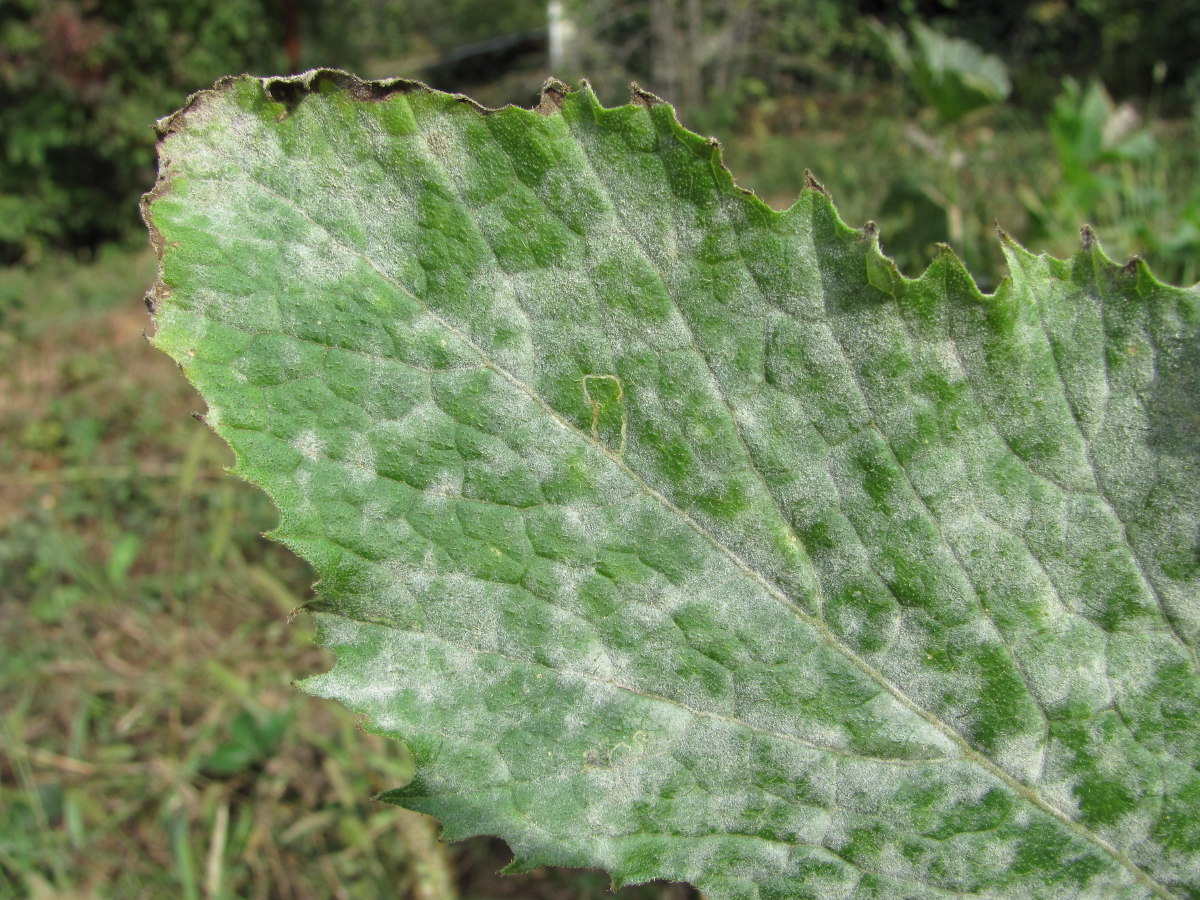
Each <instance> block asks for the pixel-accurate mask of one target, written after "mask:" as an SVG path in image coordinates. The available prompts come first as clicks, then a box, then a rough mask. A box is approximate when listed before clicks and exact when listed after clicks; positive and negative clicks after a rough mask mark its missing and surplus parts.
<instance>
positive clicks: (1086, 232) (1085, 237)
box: [1079, 225, 1100, 251]
mask: <svg viewBox="0 0 1200 900" xmlns="http://www.w3.org/2000/svg"><path fill="white" fill-rule="evenodd" d="M1079 242H1080V244H1082V245H1083V249H1084V250H1088V251H1091V250H1094V249H1096V247H1097V246H1099V244H1100V241H1099V239H1098V238H1097V237H1096V232H1095V231H1094V230H1093V229H1092V226H1091V225H1084V226H1083V227H1082V228H1080V229H1079Z"/></svg>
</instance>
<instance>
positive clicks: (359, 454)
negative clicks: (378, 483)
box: [345, 433, 377, 515]
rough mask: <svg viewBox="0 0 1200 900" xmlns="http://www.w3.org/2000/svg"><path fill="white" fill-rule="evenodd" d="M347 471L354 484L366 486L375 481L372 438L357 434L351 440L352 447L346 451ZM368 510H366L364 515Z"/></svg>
mask: <svg viewBox="0 0 1200 900" xmlns="http://www.w3.org/2000/svg"><path fill="white" fill-rule="evenodd" d="M345 463H346V468H347V471H348V472H349V473H350V480H351V481H352V482H353V483H354V484H359V485H361V484H366V483H367V482H369V481H373V480H374V479H375V476H376V474H377V473H376V471H375V451H374V449H372V447H371V442H370V438H369V437H368V436H367V435H366V434H363V433H358V434H355V435H354V436H353V437H351V438H350V446H349V447H348V448H347V450H346V458H345ZM365 512H366V510H365V509H364V515H365Z"/></svg>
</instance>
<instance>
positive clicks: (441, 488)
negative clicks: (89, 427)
mask: <svg viewBox="0 0 1200 900" xmlns="http://www.w3.org/2000/svg"><path fill="white" fill-rule="evenodd" d="M161 128H162V131H163V140H162V146H161V156H162V174H161V176H160V182H159V185H158V186H157V187H156V189H155V190H154V191H153V192H152V193H151V194H150V195H149V196H148V198H147V217H148V220H149V222H150V224H151V228H152V231H153V235H154V241H155V243H156V244H157V246H158V247H159V249H160V250H161V252H162V273H161V279H160V281H159V283H158V285H157V286H156V288H155V291H154V294H153V295H152V305H153V306H154V307H155V308H156V310H157V312H156V318H157V325H158V330H157V333H156V335H155V337H154V342H155V343H156V344H157V346H159V347H161V348H162V349H163V350H165V351H166V352H168V353H169V354H171V356H173V357H174V358H175V359H176V360H177V361H178V363H179V364H180V366H181V367H182V368H183V370H184V372H185V373H186V374H187V376H188V377H189V378H190V379H191V380H192V382H193V383H194V384H195V385H196V386H197V388H198V389H199V390H200V392H201V394H202V395H203V396H204V397H205V399H206V401H207V403H208V413H207V419H208V422H209V424H210V425H211V426H212V427H213V428H215V429H216V431H217V432H218V433H219V434H220V435H222V437H224V438H225V439H226V440H227V441H228V442H229V443H230V445H231V446H232V447H233V449H234V450H235V452H236V454H237V460H238V461H237V468H236V471H237V472H238V473H239V474H240V475H241V476H242V477H244V478H246V479H248V480H249V481H251V482H253V483H254V484H257V485H259V486H261V487H262V488H263V489H264V490H265V491H267V492H268V493H269V494H270V495H271V496H272V497H273V498H274V500H275V502H276V504H277V505H278V507H279V509H280V524H279V528H278V529H277V530H276V532H275V533H274V537H275V538H276V539H277V540H279V541H282V542H283V543H285V544H286V545H287V546H289V547H291V548H292V549H293V550H295V551H296V552H297V553H299V554H301V555H302V556H304V557H305V558H306V559H308V560H310V561H311V562H312V563H313V564H314V566H315V567H316V568H317V570H318V571H319V573H320V576H321V581H320V583H319V586H318V587H319V597H318V599H317V600H316V601H315V603H314V608H315V610H316V616H317V618H318V620H319V623H320V639H321V641H322V642H323V643H324V644H325V645H326V646H328V647H330V648H332V649H334V650H335V651H336V652H337V656H338V661H337V665H336V667H335V668H334V669H333V670H332V671H331V672H329V673H327V674H324V675H318V676H317V677H315V678H310V679H309V680H308V681H307V682H305V686H306V688H307V689H308V690H310V691H312V692H313V693H316V694H319V695H321V696H325V697H331V698H336V699H338V700H340V701H342V702H343V703H345V704H346V705H347V706H349V707H350V708H352V709H354V710H357V711H359V712H361V713H364V714H366V716H367V717H368V719H369V721H370V723H371V724H370V726H369V727H370V728H371V729H372V730H375V731H378V732H379V733H381V734H386V735H389V736H393V737H395V738H398V739H401V740H403V741H405V742H406V743H407V745H408V746H409V747H410V748H411V751H412V754H413V756H414V758H415V760H416V764H417V771H416V776H415V777H414V779H413V780H412V782H411V783H410V784H408V785H406V786H404V787H403V788H401V789H399V790H396V791H393V792H391V793H389V794H387V795H386V797H387V799H389V800H391V801H393V802H396V803H399V804H402V805H404V806H406V807H409V808H411V809H416V810H420V811H422V812H426V813H429V814H432V815H434V816H436V817H438V818H439V819H441V820H442V821H443V823H444V824H445V837H446V839H448V840H458V839H460V838H463V837H466V836H469V835H475V834H494V835H500V836H501V837H503V838H504V839H505V840H506V841H508V843H509V844H510V845H511V846H512V847H513V849H514V851H515V854H516V860H515V862H514V864H513V869H514V870H523V869H527V868H529V867H532V866H536V865H540V864H543V863H554V864H559V865H573V866H600V867H603V868H605V869H607V870H609V871H610V872H612V874H613V878H614V881H615V882H616V883H617V884H628V883H632V882H640V881H645V880H647V879H652V878H666V879H674V880H680V881H690V882H692V883H694V884H696V885H698V886H699V887H700V888H701V889H702V890H703V891H704V892H705V893H706V894H707V895H708V896H709V897H710V898H712V900H732V898H751V897H757V898H800V897H812V898H842V897H853V898H867V897H871V898H885V897H886V898H901V897H904V898H925V897H947V896H968V895H980V896H987V897H1013V898H1026V897H1039V898H1066V897H1079V898H1082V897H1088V898H1101V897H1102V898H1133V897H1150V896H1159V897H1178V898H1183V897H1200V775H1198V773H1197V765H1198V763H1200V752H1198V747H1200V676H1198V673H1197V654H1196V642H1197V632H1198V630H1200V601H1198V590H1197V588H1198V585H1200V553H1198V542H1197V522H1198V520H1200V452H1198V448H1197V434H1198V431H1200V414H1198V404H1197V399H1196V398H1197V396H1198V395H1200V375H1198V372H1200V364H1198V363H1200V351H1198V346H1200V345H1198V342H1197V322H1198V320H1200V291H1197V290H1196V289H1191V290H1179V289H1175V288H1170V287H1165V286H1163V285H1162V284H1160V283H1158V282H1157V281H1156V280H1155V279H1154V278H1153V277H1152V276H1151V275H1150V273H1149V272H1148V271H1147V270H1146V268H1145V266H1144V265H1142V264H1141V263H1140V262H1135V263H1132V264H1130V265H1129V266H1126V267H1118V266H1116V265H1114V264H1113V263H1112V262H1110V261H1109V260H1108V259H1107V258H1106V257H1105V256H1104V255H1103V254H1102V253H1101V251H1100V249H1099V248H1098V247H1097V246H1096V245H1095V242H1094V240H1093V239H1091V238H1090V234H1089V235H1087V236H1085V238H1086V239H1085V242H1084V247H1083V249H1082V250H1081V251H1080V252H1079V253H1077V254H1076V255H1075V256H1074V257H1073V258H1072V259H1070V260H1067V261H1059V260H1055V259H1050V258H1047V257H1035V256H1032V255H1030V254H1028V253H1026V252H1025V251H1023V250H1021V249H1020V248H1018V247H1016V246H1015V245H1013V244H1012V243H1011V242H1008V241H1007V240H1006V241H1005V242H1004V249H1005V252H1006V254H1007V255H1008V260H1009V265H1010V268H1011V273H1012V274H1011V278H1010V280H1008V281H1006V282H1005V283H1004V284H1003V285H1002V287H1001V288H1000V289H999V291H998V292H997V293H996V294H995V295H992V296H985V295H981V294H980V293H979V291H978V290H977V289H976V287H975V285H974V283H973V282H972V280H971V279H970V277H969V276H968V275H967V273H966V272H965V271H964V270H963V268H962V266H961V264H960V263H959V262H958V260H957V259H956V258H955V257H954V256H953V254H951V253H949V252H946V253H945V254H943V255H942V256H941V257H940V258H939V259H937V261H935V262H934V263H933V265H932V266H931V267H930V268H929V270H928V271H927V272H925V274H924V275H922V276H921V277H920V278H919V279H916V280H910V279H907V278H905V277H903V276H901V275H900V274H899V273H898V272H897V271H896V269H895V267H894V266H893V265H892V264H891V262H890V261H889V260H888V259H887V258H885V257H884V256H882V255H881V253H880V250H879V246H878V243H877V239H876V236H875V233H874V229H873V228H872V227H869V228H868V229H865V230H862V231H858V230H853V229H850V228H848V227H847V226H846V225H845V224H843V223H842V221H841V220H840V219H839V218H838V216H837V213H836V212H835V210H834V208H833V206H832V204H831V203H830V200H829V198H828V196H826V194H825V193H824V192H823V191H822V190H821V189H820V188H819V187H818V186H817V185H816V184H815V183H813V184H811V185H810V186H809V187H808V188H807V189H806V190H805V191H804V192H803V193H802V194H801V196H800V198H799V199H798V200H797V202H796V204H795V205H794V206H793V207H792V208H790V209H789V210H787V211H786V212H782V213H780V212H775V211H773V210H771V209H769V208H768V207H766V206H765V205H764V204H763V203H762V202H760V201H759V200H758V199H757V198H755V197H754V196H752V195H750V194H748V193H746V192H743V191H741V190H739V189H738V188H737V187H736V185H735V184H734V183H733V181H732V178H731V176H730V175H729V173H728V172H727V171H726V170H725V169H724V167H723V166H722V165H721V161H720V151H719V148H718V146H717V144H716V143H715V142H714V141H707V140H704V139H702V138H700V137H698V136H696V135H694V134H691V133H689V132H687V131H685V130H684V129H683V128H682V127H681V126H680V125H679V124H678V123H677V122H676V120H675V117H674V113H673V111H672V110H671V108H670V107H669V106H667V105H665V104H663V103H661V102H659V101H657V100H655V99H654V98H652V97H650V96H648V95H646V94H643V93H640V92H638V93H635V96H634V98H633V101H632V102H631V103H630V104H629V105H628V106H624V107H621V108H618V109H604V108H602V107H601V106H600V105H599V104H598V102H597V101H596V98H595V96H594V95H593V94H592V93H591V91H590V90H588V89H586V88H585V89H583V90H580V91H575V92H568V91H566V90H565V88H563V87H562V86H561V85H557V84H555V83H551V84H549V85H548V86H547V89H546V90H545V91H544V93H543V97H542V101H541V105H540V106H539V108H538V109H537V110H536V111H532V110H524V109H517V108H512V107H508V108H504V109H501V110H497V111H487V110H483V109H481V108H479V107H477V106H475V105H473V104H472V103H471V102H469V101H467V100H466V99H465V98H463V97H459V96H449V95H446V94H441V93H438V92H435V91H432V90H429V89H426V88H423V87H421V86H418V85H414V84H411V83H406V82H390V83H382V84H365V83H362V82H359V81H357V80H355V79H353V78H351V77H349V76H346V75H344V74H341V73H333V72H317V73H309V74H308V75H305V76H300V77H297V78H290V79H267V80H259V79H253V78H238V79H232V80H226V81H223V82H221V83H219V84H218V85H217V87H216V89H215V90H213V91H209V92H205V93H201V94H198V95H197V96H195V97H194V98H193V99H192V100H191V102H190V103H189V104H188V106H187V107H186V108H185V109H184V110H182V111H181V112H180V113H178V114H176V115H175V116H173V117H172V118H170V119H168V120H165V121H164V122H163V123H161Z"/></svg>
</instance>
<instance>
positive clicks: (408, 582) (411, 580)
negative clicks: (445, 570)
mask: <svg viewBox="0 0 1200 900" xmlns="http://www.w3.org/2000/svg"><path fill="white" fill-rule="evenodd" d="M380 567H381V569H382V570H383V572H384V573H385V575H386V577H387V580H388V581H389V582H390V585H391V587H389V588H388V591H389V596H391V593H392V591H393V590H395V591H396V596H398V597H401V598H408V597H413V596H416V597H420V596H421V595H422V594H423V593H424V592H425V591H426V590H427V589H428V588H429V586H430V585H431V584H433V582H434V581H436V580H437V578H438V576H439V575H440V574H441V572H440V569H439V566H438V559H437V554H436V553H434V550H433V546H432V545H430V546H428V547H427V548H426V549H425V552H424V554H423V555H422V557H421V559H420V561H419V562H416V563H413V562H411V561H409V560H408V559H405V558H396V559H389V560H387V561H386V562H384V563H381V564H380Z"/></svg>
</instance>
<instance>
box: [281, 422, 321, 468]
mask: <svg viewBox="0 0 1200 900" xmlns="http://www.w3.org/2000/svg"><path fill="white" fill-rule="evenodd" d="M288 443H290V444H291V445H292V446H293V447H295V448H296V449H297V450H299V451H300V455H301V456H303V457H304V458H305V459H307V460H310V461H312V460H318V459H321V458H323V457H324V455H325V442H324V441H323V440H322V439H321V438H320V436H319V435H318V434H317V433H316V432H315V431H314V430H313V429H311V428H305V429H304V430H303V431H300V432H298V433H297V434H296V435H295V437H293V438H292V439H291V440H290V441H289V442H288Z"/></svg>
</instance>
